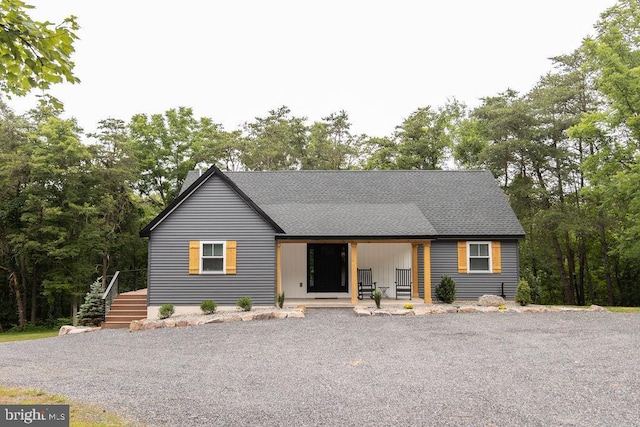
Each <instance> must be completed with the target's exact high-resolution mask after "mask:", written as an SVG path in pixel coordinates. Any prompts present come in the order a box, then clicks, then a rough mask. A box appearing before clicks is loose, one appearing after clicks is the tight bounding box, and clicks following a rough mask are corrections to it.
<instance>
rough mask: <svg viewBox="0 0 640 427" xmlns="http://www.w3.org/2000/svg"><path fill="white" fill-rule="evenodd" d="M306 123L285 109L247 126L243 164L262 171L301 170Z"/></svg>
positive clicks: (248, 167) (273, 112) (303, 119)
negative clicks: (299, 168)
mask: <svg viewBox="0 0 640 427" xmlns="http://www.w3.org/2000/svg"><path fill="white" fill-rule="evenodd" d="M304 121H305V118H303V117H295V116H292V115H291V110H289V108H288V107H286V106H282V107H280V108H278V109H276V110H271V111H269V115H268V116H267V117H256V119H255V121H253V122H251V123H245V125H244V132H245V139H244V145H243V150H242V154H241V156H240V158H241V160H242V163H244V165H245V167H246V168H247V169H249V170H258V171H262V170H285V169H295V168H298V167H299V166H300V159H301V157H302V151H303V147H304V144H305V140H306V134H307V126H306V125H305V123H304Z"/></svg>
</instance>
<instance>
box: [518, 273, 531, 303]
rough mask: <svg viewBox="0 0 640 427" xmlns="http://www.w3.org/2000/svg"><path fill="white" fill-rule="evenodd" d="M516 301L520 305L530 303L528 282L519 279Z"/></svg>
mask: <svg viewBox="0 0 640 427" xmlns="http://www.w3.org/2000/svg"><path fill="white" fill-rule="evenodd" d="M516 302H517V303H518V304H520V305H522V306H525V305H529V304H531V288H530V287H529V282H527V281H526V280H524V279H520V281H519V282H518V288H517V289H516Z"/></svg>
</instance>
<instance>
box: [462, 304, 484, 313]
mask: <svg viewBox="0 0 640 427" xmlns="http://www.w3.org/2000/svg"><path fill="white" fill-rule="evenodd" d="M481 311H482V310H480V308H478V307H476V306H473V305H463V306H460V307H458V313H479V312H481Z"/></svg>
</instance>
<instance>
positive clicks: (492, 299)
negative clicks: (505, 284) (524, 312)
mask: <svg viewBox="0 0 640 427" xmlns="http://www.w3.org/2000/svg"><path fill="white" fill-rule="evenodd" d="M478 305H481V306H483V307H500V306H501V305H505V301H504V298H502V297H499V296H498V295H482V296H481V297H480V298H478Z"/></svg>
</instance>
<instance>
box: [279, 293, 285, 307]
mask: <svg viewBox="0 0 640 427" xmlns="http://www.w3.org/2000/svg"><path fill="white" fill-rule="evenodd" d="M282 306H284V291H282V292H280V293H279V294H278V307H280V308H282Z"/></svg>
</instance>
